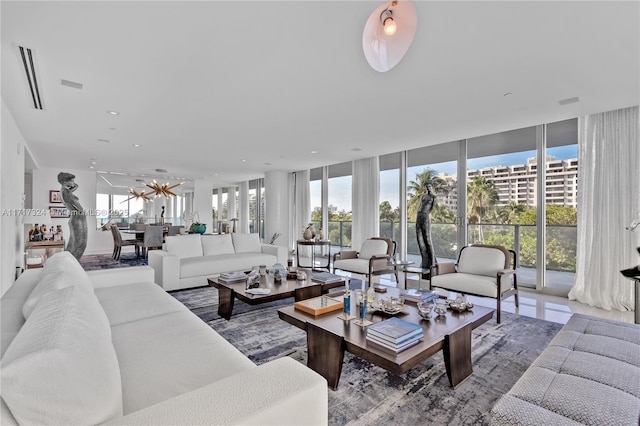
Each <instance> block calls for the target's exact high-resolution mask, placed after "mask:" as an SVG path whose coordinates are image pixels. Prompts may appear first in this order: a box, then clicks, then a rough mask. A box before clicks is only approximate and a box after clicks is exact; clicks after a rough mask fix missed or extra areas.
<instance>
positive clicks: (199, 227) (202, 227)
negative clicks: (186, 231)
mask: <svg viewBox="0 0 640 426" xmlns="http://www.w3.org/2000/svg"><path fill="white" fill-rule="evenodd" d="M191 230H192V231H193V232H194V233H196V234H204V233H205V231H206V230H207V224H206V223H199V224H195V223H194V224H193V226H192V228H191Z"/></svg>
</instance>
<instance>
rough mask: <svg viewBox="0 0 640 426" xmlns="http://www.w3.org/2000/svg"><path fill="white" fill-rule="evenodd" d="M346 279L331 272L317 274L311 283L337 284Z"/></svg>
mask: <svg viewBox="0 0 640 426" xmlns="http://www.w3.org/2000/svg"><path fill="white" fill-rule="evenodd" d="M343 279H344V277H342V276H340V275H336V274H331V273H329V272H316V273H314V274H313V276H312V277H311V281H315V282H317V283H321V284H329V283H337V282H340V281H342V280H343Z"/></svg>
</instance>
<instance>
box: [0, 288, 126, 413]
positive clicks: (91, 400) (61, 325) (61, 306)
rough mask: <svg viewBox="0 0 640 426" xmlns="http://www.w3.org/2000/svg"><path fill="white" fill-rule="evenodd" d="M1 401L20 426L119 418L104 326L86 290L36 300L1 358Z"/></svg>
mask: <svg viewBox="0 0 640 426" xmlns="http://www.w3.org/2000/svg"><path fill="white" fill-rule="evenodd" d="M0 375H1V378H2V398H3V399H4V401H5V403H6V404H7V406H8V407H9V409H10V410H11V413H12V414H13V416H14V417H15V419H16V420H17V421H18V423H20V424H99V423H103V422H105V421H107V420H109V419H112V418H114V417H117V416H122V384H121V380H120V369H119V367H118V360H117V357H116V353H115V350H114V347H113V345H112V343H111V329H110V327H109V321H108V320H107V317H106V315H105V313H104V311H103V310H102V308H101V307H100V304H99V303H98V300H97V298H96V296H95V294H93V292H91V291H89V290H88V289H87V288H84V287H83V286H77V285H76V286H71V287H67V288H63V289H61V290H56V291H50V292H48V293H47V294H45V295H44V296H42V298H41V300H40V302H39V303H38V304H37V305H36V306H35V308H34V310H33V312H32V313H31V315H30V316H29V318H28V319H27V321H26V322H25V324H24V326H23V327H22V330H20V333H18V335H17V336H16V338H15V339H14V340H13V342H12V343H11V345H10V346H9V348H8V349H7V351H6V353H5V355H4V357H3V358H2V372H1V373H0Z"/></svg>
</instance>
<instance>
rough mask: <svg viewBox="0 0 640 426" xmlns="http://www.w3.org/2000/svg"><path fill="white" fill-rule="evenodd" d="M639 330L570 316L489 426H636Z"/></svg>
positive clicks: (503, 401)
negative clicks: (581, 425) (582, 425)
mask: <svg viewBox="0 0 640 426" xmlns="http://www.w3.org/2000/svg"><path fill="white" fill-rule="evenodd" d="M639 421H640V326H639V325H636V324H628V323H621V322H617V321H609V320H604V319H599V318H593V317H589V316H586V315H579V314H574V315H573V316H572V317H571V319H570V320H569V322H567V324H566V325H565V326H564V327H563V328H562V329H561V330H560V332H559V333H558V335H557V336H556V337H555V338H554V339H553V340H552V341H551V343H549V346H547V348H546V349H545V350H544V352H542V354H540V356H539V357H538V359H536V360H535V362H534V363H533V364H532V365H531V366H530V367H529V368H528V369H527V371H526V372H525V373H524V375H523V376H522V377H521V378H520V380H518V382H516V384H515V385H514V386H513V388H512V389H511V390H510V391H509V392H508V393H507V394H506V395H504V396H503V397H502V398H501V399H500V400H499V401H498V403H497V404H496V405H495V406H494V407H493V409H492V410H491V424H492V425H536V426H537V425H551V424H553V425H575V424H587V425H635V424H638V422H639Z"/></svg>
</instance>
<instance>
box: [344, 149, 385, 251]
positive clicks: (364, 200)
mask: <svg viewBox="0 0 640 426" xmlns="http://www.w3.org/2000/svg"><path fill="white" fill-rule="evenodd" d="M351 200H352V215H351V217H352V221H353V223H352V228H351V247H353V249H354V250H358V249H359V248H360V246H361V245H362V242H363V241H364V240H366V239H368V238H371V237H377V236H378V235H379V234H380V205H379V204H380V162H379V159H378V157H372V158H365V159H362V160H356V161H354V162H353V190H352V196H351Z"/></svg>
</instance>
